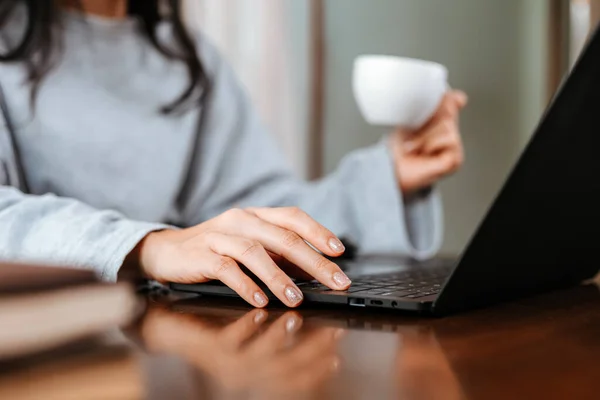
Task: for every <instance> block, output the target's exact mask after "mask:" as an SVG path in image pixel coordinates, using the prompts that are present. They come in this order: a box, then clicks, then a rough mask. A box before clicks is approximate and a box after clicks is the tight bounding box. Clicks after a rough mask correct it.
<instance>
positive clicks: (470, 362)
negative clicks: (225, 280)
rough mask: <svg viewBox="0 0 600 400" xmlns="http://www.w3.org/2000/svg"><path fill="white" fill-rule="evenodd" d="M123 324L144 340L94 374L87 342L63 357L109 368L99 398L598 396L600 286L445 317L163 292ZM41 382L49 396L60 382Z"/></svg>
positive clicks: (79, 377) (78, 366)
mask: <svg viewBox="0 0 600 400" xmlns="http://www.w3.org/2000/svg"><path fill="white" fill-rule="evenodd" d="M257 318H258V320H260V319H261V318H263V320H262V322H261V321H259V322H258V323H257V322H255V321H256V319H257ZM289 321H294V322H289ZM286 327H287V328H288V329H289V331H290V332H288V331H287V329H286ZM126 334H127V337H129V338H131V339H132V341H131V343H137V345H130V347H129V349H130V350H128V352H126V354H122V353H119V354H120V355H118V356H113V357H112V358H110V357H109V358H108V360H109V361H110V362H108V363H105V364H104V365H105V371H104V373H102V374H98V373H96V375H94V376H95V378H94V377H90V376H91V375H89V374H88V375H86V374H84V373H83V368H82V367H83V366H85V365H89V364H90V363H91V361H90V359H89V358H88V359H85V358H83V359H82V356H81V353H78V354H77V357H79V358H75V359H74V360H75V361H71V363H70V364H68V365H70V367H69V368H63V369H64V371H71V372H70V373H72V374H75V375H73V376H74V377H75V378H76V379H75V380H74V379H71V380H70V381H69V382H71V384H74V383H75V382H77V383H78V384H82V382H83V383H86V382H98V380H99V379H101V382H102V384H101V385H96V386H95V387H96V389H94V391H91V390H87V391H81V390H80V391H79V392H78V393H79V394H81V393H95V392H97V391H98V390H100V389H99V388H100V387H102V386H106V387H112V390H110V391H108V392H107V393H108V394H110V396H108V394H107V395H106V396H104V397H103V396H100V397H98V396H97V397H98V398H140V397H141V398H150V399H165V398H172V399H188V398H189V399H192V398H194V399H196V398H226V399H227V398H235V399H238V398H253V399H263V398H273V399H288V398H323V399H335V398H340V399H341V398H344V399H386V398H394V399H398V398H401V399H462V398H467V399H538V398H551V399H597V398H600V291H599V290H598V288H597V287H596V286H594V285H590V286H585V287H579V288H574V289H570V290H566V291H562V292H556V293H552V294H548V295H543V296H540V297H536V298H532V299H527V300H522V301H519V302H515V303H511V304H506V305H501V306H497V307H494V308H489V309H486V310H481V311H476V312H471V313H467V314H461V315H457V316H453V317H448V318H443V319H426V318H420V317H416V316H410V315H402V314H398V313H394V312H387V311H377V310H375V311H371V310H366V309H346V308H338V309H332V308H314V307H303V308H301V309H299V310H297V311H288V310H286V309H283V308H278V307H273V308H270V309H269V310H268V311H267V313H265V314H264V315H261V314H260V311H258V310H252V309H250V308H248V307H246V306H245V305H244V304H243V303H242V302H240V301H236V300H230V301H228V300H215V299H208V298H195V299H189V298H188V299H181V298H161V299H158V300H154V301H151V302H150V304H149V307H148V311H147V313H146V315H145V317H144V319H143V320H142V321H140V323H139V324H138V325H137V326H136V327H134V328H132V329H130V330H129V331H127V332H126ZM115 357H116V358H115ZM106 358H107V357H105V359H106ZM77 360H79V361H77ZM119 360H120V361H119ZM117 361H119V362H117ZM60 362H62V363H63V364H65V362H66V361H65V360H64V358H61V361H60ZM45 368H46V371H56V370H57V369H56V367H52V364H50V366H49V367H48V366H46V367H45ZM96 370H98V368H96ZM106 371H109V372H110V373H107V372H106ZM26 372H27V371H26ZM63 373H66V374H67V376H68V373H67V372H63ZM21 375H23V373H22V372H21ZM44 376H46V375H44ZM86 376H87V378H86ZM117 376H118V377H119V378H118V379H116V378H115V377H117ZM29 377H30V378H31V376H29ZM17 378H18V377H17ZM25 378H27V374H25ZM21 379H22V380H23V379H24V377H23V376H21ZM86 379H87V381H86ZM15 381H16V380H15V377H14V376H12V377H11V376H8V377H6V376H5V377H4V378H3V377H2V370H1V368H0V398H2V393H4V394H7V393H10V394H12V395H11V396H10V398H12V399H21V398H36V397H35V396H31V393H34V394H35V393H36V392H35V390H34V389H35V385H39V382H40V380H39V379H38V380H36V379H30V380H29V382H31V383H28V385H29V386H27V387H28V388H29V392H28V393H29V394H30V396H29V397H26V396H23V395H21V397H19V396H15V391H14V390H13V392H10V391H9V392H3V391H2V387H3V386H2V385H3V382H4V385H5V386H6V385H9V386H8V387H10V384H11V382H15ZM53 382H54V385H56V382H55V381H53ZM115 385H116V387H117V388H118V387H119V385H121V386H123V388H124V389H123V390H122V391H119V390H117V389H116V388H115ZM43 389H44V392H41V393H44V394H45V396H43V397H42V398H53V397H51V396H50V397H49V396H48V394H49V393H52V385H50V386H48V384H47V385H46V386H43ZM55 398H69V397H65V396H64V395H61V396H55ZM71 398H78V399H79V398H86V397H85V396H83V397H82V396H72V397H71Z"/></svg>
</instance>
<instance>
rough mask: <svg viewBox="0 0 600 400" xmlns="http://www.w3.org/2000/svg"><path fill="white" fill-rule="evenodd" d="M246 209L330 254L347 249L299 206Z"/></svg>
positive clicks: (340, 253)
mask: <svg viewBox="0 0 600 400" xmlns="http://www.w3.org/2000/svg"><path fill="white" fill-rule="evenodd" d="M246 211H248V212H250V213H252V214H254V215H256V216H257V217H258V218H260V219H262V220H263V221H267V222H269V223H271V224H273V225H277V226H280V227H282V228H285V229H287V230H289V231H292V232H296V233H297V234H298V235H300V236H301V237H302V238H303V239H304V240H306V241H307V242H308V243H310V244H311V245H313V246H315V248H317V249H318V250H320V251H322V252H323V253H325V254H327V255H328V256H332V257H339V256H341V255H342V254H343V253H344V251H345V250H346V249H345V248H344V245H343V244H342V242H341V241H340V240H339V239H338V238H337V236H335V235H334V234H333V233H332V232H331V231H330V230H329V229H327V228H325V227H324V226H323V225H321V224H319V223H318V222H317V221H315V220H314V219H312V218H311V217H310V216H309V215H308V214H307V213H305V212H304V211H302V210H301V209H299V208H297V207H282V208H252V209H248V210H246Z"/></svg>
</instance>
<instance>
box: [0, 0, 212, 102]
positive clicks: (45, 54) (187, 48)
mask: <svg viewBox="0 0 600 400" xmlns="http://www.w3.org/2000/svg"><path fill="white" fill-rule="evenodd" d="M71 2H72V5H73V6H76V7H78V8H81V4H80V0H71ZM19 5H24V6H25V8H26V14H27V26H26V27H25V30H24V35H23V38H22V39H21V40H20V43H17V44H16V45H15V46H13V47H12V48H10V49H8V50H7V51H6V52H5V53H0V62H23V63H25V64H26V66H27V69H28V81H29V83H30V84H31V85H32V86H31V87H32V89H31V99H32V102H33V101H34V99H35V96H36V93H37V91H38V89H39V86H40V83H41V82H42V80H43V79H44V77H45V76H46V75H47V74H48V72H49V71H50V70H51V69H52V68H53V67H54V65H56V62H57V60H58V58H59V57H60V55H61V51H62V40H61V39H62V38H61V37H60V35H59V33H60V32H59V31H58V30H57V28H59V27H60V18H59V12H58V7H59V6H58V5H57V4H56V0H0V32H1V31H2V29H3V28H4V27H5V25H6V24H7V22H8V20H9V19H10V15H11V13H12V12H13V11H14V9H15V7H16V6H19ZM128 12H129V14H130V15H131V16H134V17H137V18H139V19H140V21H141V28H142V29H141V31H142V32H141V33H142V34H143V35H144V36H145V37H146V38H147V39H148V40H149V41H150V43H151V44H152V45H153V46H154V47H155V48H156V49H157V50H158V51H159V52H161V53H162V54H163V55H164V56H166V57H168V58H170V59H174V60H178V61H181V62H183V63H185V65H186V67H187V72H188V76H189V84H188V86H187V87H186V88H185V90H184V91H183V93H182V94H181V95H180V96H179V97H177V98H176V99H175V100H174V101H173V102H172V103H171V104H168V105H166V106H164V107H163V108H162V112H164V113H172V112H177V111H182V110H183V109H185V108H187V107H189V106H192V105H195V104H197V103H198V102H199V101H200V100H201V96H200V93H205V92H206V90H208V79H207V76H206V73H205V71H204V68H203V65H202V62H201V61H200V59H199V57H198V54H197V52H196V46H195V43H194V41H193V39H192V38H191V37H190V34H189V32H187V30H186V28H185V26H184V24H183V21H182V18H181V0H129V10H128ZM165 20H166V21H168V22H170V23H171V25H172V29H173V35H174V39H175V43H174V46H167V45H165V44H164V43H161V42H160V40H159V38H158V35H157V28H158V25H159V22H161V21H165Z"/></svg>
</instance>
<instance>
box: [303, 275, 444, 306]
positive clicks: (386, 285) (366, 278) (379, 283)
mask: <svg viewBox="0 0 600 400" xmlns="http://www.w3.org/2000/svg"><path fill="white" fill-rule="evenodd" d="M451 272H452V268H448V267H440V268H432V269H427V270H411V271H404V272H400V273H393V274H378V275H362V276H360V277H355V278H354V279H353V280H352V286H350V288H348V290H345V291H335V290H331V289H329V288H328V287H327V286H325V285H323V284H321V283H319V282H314V281H313V282H305V283H298V286H299V287H300V289H301V290H302V291H303V292H304V291H318V292H319V293H322V294H332V295H348V294H355V295H359V296H382V297H405V298H408V299H416V298H419V297H426V296H431V295H436V294H438V293H440V291H441V290H442V287H443V285H444V282H445V281H446V278H447V277H448V276H449V275H450V273H451Z"/></svg>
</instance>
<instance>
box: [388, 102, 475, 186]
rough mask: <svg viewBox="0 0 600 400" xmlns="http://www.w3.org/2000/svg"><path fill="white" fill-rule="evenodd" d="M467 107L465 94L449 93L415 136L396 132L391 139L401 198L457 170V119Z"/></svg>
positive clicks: (459, 153)
mask: <svg viewBox="0 0 600 400" xmlns="http://www.w3.org/2000/svg"><path fill="white" fill-rule="evenodd" d="M466 105H467V95H466V94H465V93H463V92H461V91H451V92H448V93H447V94H446V96H445V97H444V99H443V101H442V104H441V105H440V107H439V109H438V110H437V112H436V113H435V115H434V116H433V117H432V118H431V120H430V121H429V122H428V123H427V124H426V125H425V126H424V127H423V128H421V129H419V130H418V131H415V132H408V131H406V130H402V129H399V130H398V131H396V132H395V133H394V134H392V135H391V136H390V141H391V147H392V150H393V154H394V158H395V161H396V174H397V176H398V180H399V185H400V188H401V190H402V192H403V193H404V195H410V194H411V193H414V192H417V191H419V190H421V189H424V188H427V187H429V186H431V185H432V184H434V183H435V182H437V181H438V180H440V179H442V178H443V177H445V176H448V175H450V174H452V173H454V172H456V171H457V170H458V169H459V168H460V166H461V165H462V163H463V159H464V153H463V146H462V141H461V138H460V130H459V127H458V119H459V112H460V110H461V109H462V108H463V107H465V106H466Z"/></svg>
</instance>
